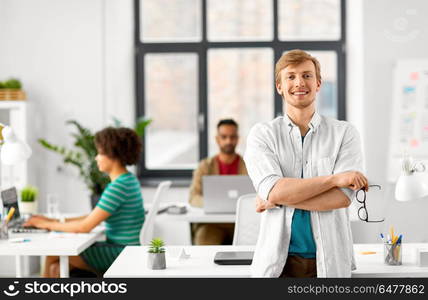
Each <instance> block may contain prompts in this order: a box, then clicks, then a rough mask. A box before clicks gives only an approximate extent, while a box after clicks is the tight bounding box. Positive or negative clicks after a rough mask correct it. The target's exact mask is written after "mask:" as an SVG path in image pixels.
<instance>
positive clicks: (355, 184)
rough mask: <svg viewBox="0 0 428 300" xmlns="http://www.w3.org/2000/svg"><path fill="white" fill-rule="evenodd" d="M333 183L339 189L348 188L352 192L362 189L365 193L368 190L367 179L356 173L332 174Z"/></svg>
mask: <svg viewBox="0 0 428 300" xmlns="http://www.w3.org/2000/svg"><path fill="white" fill-rule="evenodd" d="M333 182H334V184H335V185H336V186H337V187H339V188H350V189H352V190H354V191H357V190H360V189H362V188H364V190H366V191H367V190H368V188H369V182H368V180H367V178H366V177H365V176H364V175H363V174H361V173H360V172H357V171H351V172H343V173H338V174H334V175H333Z"/></svg>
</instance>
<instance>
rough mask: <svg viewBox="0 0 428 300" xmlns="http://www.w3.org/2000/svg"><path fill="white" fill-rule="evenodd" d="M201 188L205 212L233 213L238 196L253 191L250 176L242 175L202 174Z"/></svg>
mask: <svg viewBox="0 0 428 300" xmlns="http://www.w3.org/2000/svg"><path fill="white" fill-rule="evenodd" d="M202 190H203V193H204V211H205V213H206V214H228V213H230V214H234V213H235V212H236V202H237V201H238V198H239V197H241V196H242V195H245V194H252V193H255V190H254V187H253V184H252V182H251V180H250V177H248V176H243V175H212V176H203V177H202Z"/></svg>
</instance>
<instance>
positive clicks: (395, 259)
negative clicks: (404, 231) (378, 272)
mask: <svg viewBox="0 0 428 300" xmlns="http://www.w3.org/2000/svg"><path fill="white" fill-rule="evenodd" d="M402 252H403V251H402V249H401V243H399V244H397V243H395V244H389V243H385V244H383V258H384V261H385V264H387V265H391V266H398V265H401V264H402Z"/></svg>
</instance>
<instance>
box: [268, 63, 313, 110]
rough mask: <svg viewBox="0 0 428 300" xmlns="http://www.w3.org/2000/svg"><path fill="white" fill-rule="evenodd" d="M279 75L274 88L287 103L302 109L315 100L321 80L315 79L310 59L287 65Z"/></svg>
mask: <svg viewBox="0 0 428 300" xmlns="http://www.w3.org/2000/svg"><path fill="white" fill-rule="evenodd" d="M280 75H281V77H280V82H277V83H276V89H277V91H278V93H279V94H280V95H281V96H282V97H283V98H284V99H285V101H286V102H287V104H288V105H291V106H293V107H295V108H300V109H302V108H305V107H308V106H310V105H311V104H312V103H313V102H314V101H315V97H316V94H317V92H318V91H319V90H320V87H321V82H320V81H318V80H317V77H316V71H315V65H314V64H313V62H312V61H310V60H306V61H304V62H302V63H300V64H298V65H289V66H287V67H286V68H284V69H283V70H282V71H281V74H280Z"/></svg>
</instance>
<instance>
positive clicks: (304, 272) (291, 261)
mask: <svg viewBox="0 0 428 300" xmlns="http://www.w3.org/2000/svg"><path fill="white" fill-rule="evenodd" d="M279 277H281V278H286V277H294V278H313V277H317V260H316V259H315V258H303V257H299V256H294V255H292V256H290V255H289V256H288V257H287V262H286V263H285V266H284V269H283V270H282V273H281V275H279Z"/></svg>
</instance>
